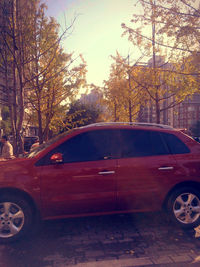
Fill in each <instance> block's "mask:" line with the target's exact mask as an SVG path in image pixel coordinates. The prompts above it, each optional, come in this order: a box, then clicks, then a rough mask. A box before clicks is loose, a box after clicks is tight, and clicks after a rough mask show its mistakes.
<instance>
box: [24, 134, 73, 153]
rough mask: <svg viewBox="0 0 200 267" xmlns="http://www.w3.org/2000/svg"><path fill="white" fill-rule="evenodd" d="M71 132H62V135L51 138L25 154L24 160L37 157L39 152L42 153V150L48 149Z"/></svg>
mask: <svg viewBox="0 0 200 267" xmlns="http://www.w3.org/2000/svg"><path fill="white" fill-rule="evenodd" d="M72 131H74V129H73V130H69V131H67V132H64V133H62V134H59V135H57V136H55V137H53V138H51V139H50V140H48V141H47V142H45V143H43V144H41V145H39V146H37V147H35V148H34V149H33V150H32V151H30V152H29V153H27V154H26V155H25V158H33V157H35V156H37V155H38V154H39V153H40V152H42V151H43V150H44V149H46V148H47V147H49V146H50V145H51V144H53V143H54V142H56V141H58V140H59V139H61V138H63V137H64V136H66V135H68V134H69V133H71V132H72Z"/></svg>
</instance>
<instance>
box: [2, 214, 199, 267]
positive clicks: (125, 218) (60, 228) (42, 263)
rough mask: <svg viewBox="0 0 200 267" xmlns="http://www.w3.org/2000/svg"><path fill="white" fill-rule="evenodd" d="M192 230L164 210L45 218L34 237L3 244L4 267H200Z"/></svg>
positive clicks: (197, 243)
mask: <svg viewBox="0 0 200 267" xmlns="http://www.w3.org/2000/svg"><path fill="white" fill-rule="evenodd" d="M194 234H195V232H194V231H193V230H190V231H184V230H181V229H179V228H177V227H175V226H174V225H171V224H170V223H169V222H168V221H167V219H166V217H163V216H162V214H160V213H148V214H147V213H142V214H131V215H130V214H126V215H113V216H99V217H90V218H76V219H68V220H62V221H54V222H53V221H51V222H45V223H44V224H43V227H42V231H41V232H40V234H38V235H37V236H35V237H34V238H32V239H29V240H23V241H20V242H16V243H13V244H12V245H1V246H0V259H1V261H0V267H66V266H69V267H107V266H108V267H112V266H114V267H132V266H146V267H148V266H163V267H165V266H168V267H170V266H173V267H175V266H178V267H179V266H180V267H184V266H200V240H199V239H196V238H195V237H194Z"/></svg>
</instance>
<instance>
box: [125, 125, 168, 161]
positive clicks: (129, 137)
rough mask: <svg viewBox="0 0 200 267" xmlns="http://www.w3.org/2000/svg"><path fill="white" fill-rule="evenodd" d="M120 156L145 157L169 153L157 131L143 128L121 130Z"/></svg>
mask: <svg viewBox="0 0 200 267" xmlns="http://www.w3.org/2000/svg"><path fill="white" fill-rule="evenodd" d="M120 143H121V144H120V145H121V156H122V158H127V157H147V156H155V155H166V154H169V150H168V148H167V146H166V145H165V143H164V142H163V140H162V138H161V136H160V134H159V132H156V131H155V132H154V131H145V130H121V135H120Z"/></svg>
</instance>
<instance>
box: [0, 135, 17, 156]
mask: <svg viewBox="0 0 200 267" xmlns="http://www.w3.org/2000/svg"><path fill="white" fill-rule="evenodd" d="M1 143H2V144H3V147H2V152H1V160H4V159H13V158H14V156H13V147H12V145H11V143H10V142H9V141H8V137H7V136H6V135H3V136H2V137H1Z"/></svg>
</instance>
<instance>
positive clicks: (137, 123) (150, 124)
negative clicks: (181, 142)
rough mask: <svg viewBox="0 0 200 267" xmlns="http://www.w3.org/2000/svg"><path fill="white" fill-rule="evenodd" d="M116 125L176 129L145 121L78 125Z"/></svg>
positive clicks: (118, 126)
mask: <svg viewBox="0 0 200 267" xmlns="http://www.w3.org/2000/svg"><path fill="white" fill-rule="evenodd" d="M112 126H114V127H116V128H121V127H122V126H132V127H135V128H145V129H147V128H148V129H149V128H154V129H155V128H157V129H165V130H176V129H174V128H173V127H171V126H169V125H165V124H157V123H145V122H98V123H92V124H88V125H86V126H82V127H80V128H81V129H85V128H90V127H112Z"/></svg>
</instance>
